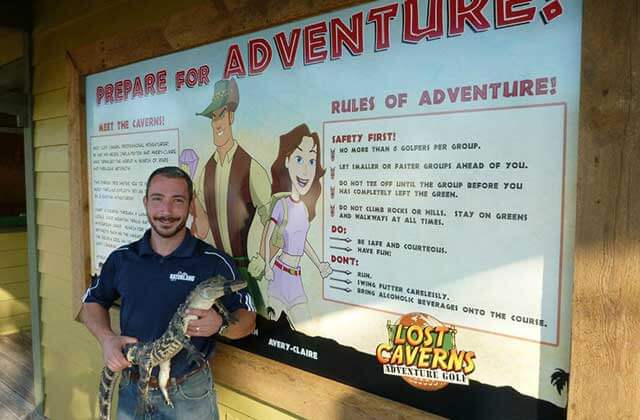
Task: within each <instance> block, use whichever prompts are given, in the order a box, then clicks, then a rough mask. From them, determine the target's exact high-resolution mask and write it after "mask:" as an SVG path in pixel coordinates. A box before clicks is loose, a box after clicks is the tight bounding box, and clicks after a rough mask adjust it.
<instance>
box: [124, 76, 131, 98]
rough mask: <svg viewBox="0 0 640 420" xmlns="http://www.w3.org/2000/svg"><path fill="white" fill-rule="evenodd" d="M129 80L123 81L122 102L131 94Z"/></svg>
mask: <svg viewBox="0 0 640 420" xmlns="http://www.w3.org/2000/svg"><path fill="white" fill-rule="evenodd" d="M131 86H132V83H131V80H130V79H125V81H124V100H125V101H126V100H128V99H129V94H130V93H131Z"/></svg>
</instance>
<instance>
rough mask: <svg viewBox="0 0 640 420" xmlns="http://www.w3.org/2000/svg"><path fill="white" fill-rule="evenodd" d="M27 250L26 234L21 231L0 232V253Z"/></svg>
mask: <svg viewBox="0 0 640 420" xmlns="http://www.w3.org/2000/svg"><path fill="white" fill-rule="evenodd" d="M17 249H27V233H26V232H25V231H23V230H22V229H20V230H16V231H14V232H0V251H15V250H17Z"/></svg>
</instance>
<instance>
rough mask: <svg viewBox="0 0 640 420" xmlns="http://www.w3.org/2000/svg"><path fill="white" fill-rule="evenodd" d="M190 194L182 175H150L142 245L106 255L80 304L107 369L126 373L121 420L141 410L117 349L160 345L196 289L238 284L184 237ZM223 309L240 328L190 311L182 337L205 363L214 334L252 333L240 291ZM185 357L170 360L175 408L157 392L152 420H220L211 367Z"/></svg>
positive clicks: (133, 377)
mask: <svg viewBox="0 0 640 420" xmlns="http://www.w3.org/2000/svg"><path fill="white" fill-rule="evenodd" d="M192 191H193V185H192V182H191V179H190V178H189V176H188V175H187V174H186V173H185V172H184V171H182V170H181V169H179V168H176V167H165V168H160V169H157V170H156V171H154V172H153V173H152V174H151V176H150V177H149V180H148V181H147V191H146V194H145V197H144V199H143V203H144V207H145V210H146V212H147V218H148V220H149V223H150V225H151V229H149V230H147V232H146V233H145V234H144V236H143V237H142V238H141V239H140V240H138V241H136V242H133V243H131V244H129V245H125V246H123V247H120V248H118V249H116V250H115V251H113V252H112V253H111V255H109V257H108V258H107V260H106V261H105V263H104V265H103V266H102V270H101V273H100V276H99V277H98V278H97V279H96V282H95V284H92V287H90V288H89V289H88V290H87V293H86V294H85V297H84V305H83V309H82V320H83V321H84V323H85V325H86V326H87V328H88V329H89V330H90V331H91V333H92V334H93V335H94V336H95V337H96V339H97V340H98V342H99V343H100V345H101V346H102V353H103V358H104V361H105V364H106V365H107V366H108V367H109V368H110V369H111V370H113V371H116V372H117V371H123V374H122V379H121V386H120V393H119V404H118V419H133V418H136V410H137V408H138V384H137V379H138V376H139V375H138V371H137V370H136V367H135V366H131V365H130V363H129V362H128V361H127V360H126V358H125V357H124V355H123V354H122V347H123V346H124V345H125V344H127V343H135V342H136V341H137V340H140V341H144V342H147V341H153V340H155V339H157V338H159V337H160V336H161V335H162V334H163V333H164V331H165V330H166V329H167V326H168V324H169V321H170V320H171V317H172V316H173V314H174V313H175V312H176V310H177V308H178V306H179V305H180V304H182V303H183V302H184V301H185V299H186V297H187V296H188V294H189V293H190V292H191V290H193V288H194V287H195V286H196V285H197V284H198V283H200V282H202V281H204V280H206V279H207V278H209V277H212V276H214V275H217V274H220V275H222V276H224V277H227V278H236V277H237V276H238V274H237V272H236V270H235V268H234V267H233V263H232V261H231V259H230V258H229V257H228V256H226V255H225V254H223V253H221V252H219V251H217V250H216V249H215V248H213V247H212V246H211V245H208V244H206V243H204V242H203V241H201V240H199V239H196V238H194V237H193V236H192V235H191V233H190V232H189V229H187V227H186V222H187V217H188V216H189V210H190V207H191V206H192V205H193V201H192ZM118 298H120V299H121V308H120V330H121V333H122V335H117V334H116V333H115V332H114V331H113V330H112V329H111V325H110V320H109V313H108V309H109V307H110V306H111V305H112V304H113V303H114V301H115V300H116V299H118ZM223 304H224V305H225V306H226V308H227V309H228V310H229V311H230V312H232V313H233V314H234V315H235V316H236V318H237V319H238V322H237V323H234V324H232V325H228V326H225V325H223V320H222V318H221V316H220V315H219V314H218V313H217V311H215V310H214V309H209V310H196V309H193V310H190V313H191V314H193V315H195V316H197V317H198V318H197V319H195V320H193V321H191V322H190V323H189V325H188V329H187V335H189V336H191V337H192V343H193V344H194V346H195V347H196V348H197V349H198V350H199V351H200V352H201V353H202V355H203V356H204V358H205V360H208V358H209V357H210V356H211V354H212V353H213V349H214V346H215V340H214V337H213V336H214V335H215V334H216V333H218V334H221V335H224V336H225V337H227V338H231V339H235V338H241V337H244V336H246V335H248V334H250V333H251V332H252V331H253V329H254V326H255V312H253V311H252V310H253V304H252V302H251V300H250V297H249V296H248V295H247V294H246V293H245V292H244V291H242V292H236V293H234V294H232V295H228V296H226V297H225V298H223ZM186 356H187V355H186V351H184V350H183V351H181V352H180V353H178V355H176V356H175V357H174V358H173V359H172V360H171V374H170V377H171V378H173V379H172V380H170V381H169V384H170V386H169V395H170V397H171V399H172V400H173V403H174V406H175V408H170V407H168V406H167V405H166V404H165V403H164V400H163V399H162V395H161V392H160V390H158V389H155V390H152V392H151V393H150V402H151V405H152V407H153V408H154V413H153V414H154V415H155V414H157V415H158V416H159V417H161V418H169V419H187V418H188V419H191V418H194V419H195V418H198V419H200V418H202V419H205V418H206V419H210V418H213V419H217V418H218V412H217V406H216V402H215V394H214V393H213V390H212V387H213V382H212V379H211V373H210V370H209V367H208V363H197V362H192V363H190V362H188V361H187V357H186ZM157 370H158V369H157V368H156V369H155V370H154V373H153V374H154V376H156V375H157ZM154 381H155V383H157V377H155V378H152V381H151V382H154ZM138 415H139V413H138ZM162 416H164V417H162Z"/></svg>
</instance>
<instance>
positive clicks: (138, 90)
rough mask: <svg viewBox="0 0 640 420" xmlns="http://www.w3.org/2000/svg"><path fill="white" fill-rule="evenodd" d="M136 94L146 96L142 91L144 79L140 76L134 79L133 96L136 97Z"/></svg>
mask: <svg viewBox="0 0 640 420" xmlns="http://www.w3.org/2000/svg"><path fill="white" fill-rule="evenodd" d="M136 96H144V94H143V93H142V81H141V80H140V77H139V76H136V78H135V79H133V97H134V98H135V97H136Z"/></svg>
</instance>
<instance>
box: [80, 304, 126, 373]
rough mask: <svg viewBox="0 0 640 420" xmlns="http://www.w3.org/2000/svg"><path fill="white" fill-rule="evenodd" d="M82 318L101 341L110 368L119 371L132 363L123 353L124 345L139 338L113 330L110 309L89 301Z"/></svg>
mask: <svg viewBox="0 0 640 420" xmlns="http://www.w3.org/2000/svg"><path fill="white" fill-rule="evenodd" d="M80 318H81V319H82V322H84V325H85V326H86V327H87V329H89V331H90V332H91V334H93V336H94V337H95V338H96V339H97V340H98V343H100V346H101V347H102V358H103V359H104V363H105V365H107V366H108V367H109V369H111V370H112V371H114V372H118V371H120V370H122V369H125V368H128V367H130V366H131V363H129V361H128V360H127V359H126V358H125V357H124V355H123V354H122V347H123V346H124V345H125V344H128V343H135V342H137V341H138V340H136V339H135V338H133V337H126V336H120V335H117V334H116V333H115V332H113V330H112V329H111V319H110V318H109V311H107V310H106V309H105V308H104V307H103V306H102V305H100V304H99V303H95V302H89V303H85V304H83V305H82V313H81V314H80Z"/></svg>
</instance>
